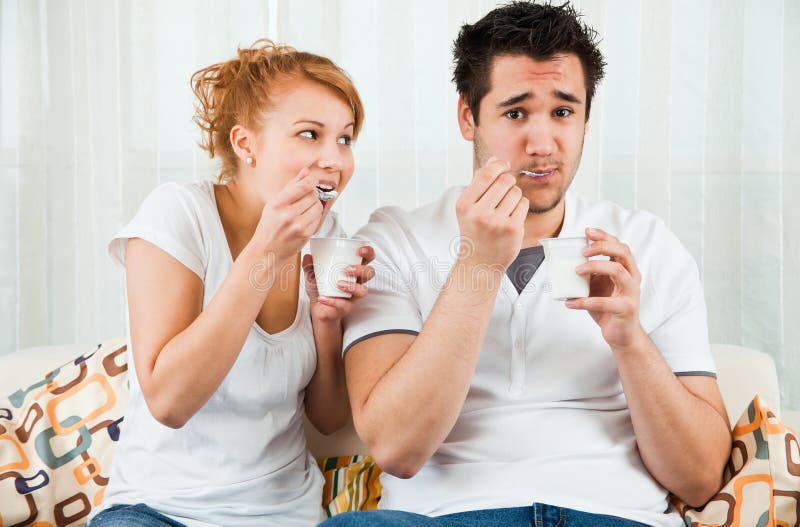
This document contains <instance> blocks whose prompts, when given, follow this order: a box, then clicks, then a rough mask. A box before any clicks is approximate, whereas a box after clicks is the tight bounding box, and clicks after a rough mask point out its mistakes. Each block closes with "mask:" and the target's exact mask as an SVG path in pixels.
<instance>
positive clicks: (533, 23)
mask: <svg viewBox="0 0 800 527" xmlns="http://www.w3.org/2000/svg"><path fill="white" fill-rule="evenodd" d="M582 16H583V15H581V14H580V13H578V12H577V11H575V9H574V8H573V7H572V6H571V5H570V4H569V3H565V4H563V5H561V6H554V5H550V4H535V3H533V2H528V1H514V2H511V3H509V4H506V5H503V6H500V7H498V8H496V9H493V10H492V11H490V12H489V13H488V14H487V15H486V16H484V17H483V18H481V19H480V20H478V21H477V22H475V23H474V24H464V25H463V26H461V31H459V33H458V37H457V38H456V41H455V43H454V45H453V60H454V62H455V70H454V72H453V81H454V82H455V83H456V89H458V93H459V94H460V95H461V96H462V97H464V98H465V100H466V102H467V105H468V106H469V108H470V110H471V111H472V117H473V119H474V120H475V124H478V111H479V110H480V104H481V99H483V97H484V96H485V95H486V94H487V93H488V92H489V90H490V88H491V86H490V82H491V81H490V74H491V67H492V63H493V61H494V58H495V57H497V56H498V55H511V56H514V55H522V56H527V57H530V58H532V59H534V60H547V59H549V58H551V57H553V56H554V55H556V54H561V53H574V54H575V55H577V56H578V58H579V59H580V61H581V65H582V66H583V73H584V77H585V79H586V118H587V119H588V118H589V110H590V108H591V105H592V97H593V96H594V93H595V88H596V87H597V84H598V83H599V82H600V80H601V79H602V78H603V69H604V67H605V65H606V63H605V62H604V61H603V54H602V53H600V50H599V49H598V47H597V46H598V43H599V40H598V36H597V31H595V30H594V29H592V28H591V27H589V26H587V25H586V24H584V23H583V22H581V20H580V18H581V17H582Z"/></svg>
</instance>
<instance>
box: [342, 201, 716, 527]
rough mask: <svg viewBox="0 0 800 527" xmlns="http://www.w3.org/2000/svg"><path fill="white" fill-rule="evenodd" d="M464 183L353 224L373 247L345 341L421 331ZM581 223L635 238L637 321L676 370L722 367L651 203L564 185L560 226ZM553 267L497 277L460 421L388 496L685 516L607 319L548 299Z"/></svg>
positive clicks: (450, 505)
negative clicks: (639, 440)
mask: <svg viewBox="0 0 800 527" xmlns="http://www.w3.org/2000/svg"><path fill="white" fill-rule="evenodd" d="M462 191H463V187H457V188H452V189H450V190H448V191H447V192H446V193H445V194H444V196H442V197H441V199H439V200H437V201H435V202H434V203H432V204H430V205H427V206H424V207H422V208H420V209H417V210H415V211H413V212H405V211H403V210H401V209H399V208H396V207H386V208H382V209H378V210H377V211H375V212H374V213H373V214H372V216H371V218H370V221H369V223H368V224H367V225H366V226H364V227H363V228H362V229H361V230H360V231H359V232H358V233H357V234H356V237H358V238H363V239H365V240H369V242H370V243H371V244H372V247H373V248H374V249H375V252H376V258H375V261H374V262H373V264H372V265H373V267H374V268H375V270H376V273H377V274H376V277H375V278H374V279H373V280H372V281H371V282H370V294H369V295H367V297H366V298H364V299H362V300H361V301H359V302H358V303H357V304H356V305H355V306H354V309H353V311H352V313H351V314H350V316H349V317H348V318H347V320H346V323H345V326H346V329H345V338H344V341H345V352H346V350H347V348H349V347H351V346H352V345H353V344H354V343H356V342H358V341H360V340H364V339H366V338H370V337H371V336H375V335H376V334H380V333H392V332H399V333H411V334H416V333H418V332H419V331H421V330H422V327H423V324H424V322H425V320H426V319H427V317H428V316H429V314H430V312H431V310H432V309H433V306H434V304H435V303H436V301H437V299H438V295H439V293H440V291H441V288H442V286H443V284H444V283H445V280H446V279H447V277H448V275H449V272H450V269H451V268H452V266H453V264H454V262H455V258H456V256H457V251H458V247H459V229H458V223H457V219H456V215H455V203H456V201H457V199H458V197H459V196H460V195H461V193H462ZM586 227H599V228H601V229H604V230H606V231H607V232H609V233H611V234H613V235H615V236H618V237H619V238H620V239H621V240H622V241H623V242H625V243H628V244H629V245H630V247H631V250H632V252H633V255H634V257H635V259H636V262H637V265H638V267H639V269H640V270H641V273H642V284H641V306H640V318H641V323H642V326H643V327H644V329H645V330H646V331H647V333H648V334H649V336H650V338H651V339H652V341H653V342H654V343H655V345H656V346H657V348H658V350H659V351H660V352H661V354H662V356H663V357H664V359H665V360H666V362H667V363H668V364H669V366H670V367H671V368H672V370H673V371H674V372H676V373H677V374H691V375H698V374H699V375H711V376H714V375H715V371H716V370H715V366H714V363H713V359H712V356H711V353H710V349H709V342H708V331H707V324H706V310H705V301H704V299H703V289H702V286H701V284H700V279H699V275H698V271H697V268H696V265H695V263H694V261H693V260H692V258H691V256H690V255H689V253H688V252H687V251H686V250H685V249H684V247H683V246H682V245H681V243H680V242H679V241H678V239H677V238H676V237H675V236H674V235H673V234H671V233H670V232H669V230H668V229H667V228H666V226H665V225H664V223H663V222H662V221H661V220H659V219H658V218H656V217H655V216H653V215H652V214H649V213H647V212H642V211H630V210H625V209H623V208H621V207H619V206H617V205H615V204H613V203H609V202H595V203H593V202H590V201H588V200H585V199H583V198H580V197H579V196H577V195H576V194H575V193H573V192H572V191H568V192H567V194H566V209H565V217H564V224H563V227H562V230H561V233H560V236H561V237H570V236H583V235H584V229H585V228H586ZM546 277H547V260H545V261H544V262H543V264H542V265H541V266H540V267H539V269H538V270H537V271H536V273H535V274H534V275H533V277H532V278H531V280H530V281H529V282H528V284H527V286H526V287H525V289H523V291H522V293H521V294H518V293H517V291H516V289H515V288H514V286H513V284H512V282H511V281H510V280H509V278H508V277H507V276H505V275H504V276H503V284H502V288H501V291H500V292H499V293H498V295H497V298H496V302H495V306H494V311H493V313H492V316H491V321H490V324H489V329H488V332H487V336H486V339H485V341H484V342H483V346H482V349H481V355H480V357H479V360H478V364H477V368H476V371H475V375H474V377H473V379H472V384H471V386H470V390H469V392H468V395H467V399H466V401H465V403H464V407H463V408H462V410H461V414H460V416H459V417H458V420H457V421H456V424H455V426H454V427H453V429H452V431H451V432H450V434H449V435H448V436H447V438H446V439H445V441H444V442H443V443H442V445H441V446H440V447H439V448H438V449H437V451H436V452H435V454H434V455H433V456H432V457H431V459H430V460H429V461H428V462H427V463H426V464H425V465H424V466H423V468H422V469H421V470H420V471H419V472H418V473H417V474H416V475H415V476H414V477H412V478H409V479H405V480H404V479H399V478H396V477H393V476H391V475H389V474H385V473H384V474H383V475H382V476H381V482H382V484H383V494H382V498H381V501H380V507H381V508H385V509H401V510H408V511H413V512H417V513H421V514H427V515H433V516H438V515H443V514H450V513H455V512H461V511H467V510H476V509H488V508H502V507H520V506H529V505H531V504H532V503H534V502H538V503H549V504H553V505H559V506H563V507H569V508H573V509H578V510H583V511H587V512H593V513H598V514H610V515H615V516H620V517H623V518H629V519H631V520H635V521H639V522H644V523H647V524H650V525H656V526H678V525H682V523H681V520H680V517H679V516H678V515H677V513H675V512H666V511H668V509H669V504H668V501H667V491H666V490H665V489H664V488H662V487H661V486H660V485H659V484H658V483H657V482H656V481H655V480H654V479H653V478H652V476H651V475H650V474H649V473H648V471H647V470H646V469H645V467H644V465H643V463H642V460H641V457H640V455H639V452H638V450H637V446H636V438H635V436H634V432H633V427H632V424H631V419H630V412H629V410H628V405H627V402H626V399H625V394H624V393H623V391H622V386H621V383H620V378H619V374H618V372H617V366H616V362H615V360H614V357H613V356H612V352H611V350H610V348H609V346H608V344H607V343H606V342H605V341H604V340H603V337H602V334H601V331H600V328H599V326H598V325H597V324H596V323H595V322H594V321H593V320H592V319H591V317H590V316H589V314H588V313H587V312H585V311H578V310H570V309H568V308H566V307H565V306H564V303H563V302H560V301H556V300H554V299H553V298H552V296H551V295H550V291H549V284H548V283H547V278H546ZM461 283H462V284H463V285H465V286H469V282H461ZM411 426H413V424H411Z"/></svg>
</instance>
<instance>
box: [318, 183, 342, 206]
mask: <svg viewBox="0 0 800 527" xmlns="http://www.w3.org/2000/svg"><path fill="white" fill-rule="evenodd" d="M317 195H318V196H319V200H320V201H321V202H322V204H323V205H325V203H327V202H328V201H331V200H333V199H336V197H337V196H338V195H339V193H338V192H336V191H335V190H333V184H331V183H328V182H320V183H319V184H318V185H317Z"/></svg>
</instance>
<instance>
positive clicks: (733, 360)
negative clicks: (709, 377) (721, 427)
mask: <svg viewBox="0 0 800 527" xmlns="http://www.w3.org/2000/svg"><path fill="white" fill-rule="evenodd" d="M711 352H712V353H713V355H714V361H715V362H716V364H717V381H718V383H719V388H720V391H721V392H722V399H723V400H724V401H725V408H726V409H727V410H728V419H729V420H730V421H731V425H734V424H736V421H737V420H738V419H739V416H741V415H742V412H743V411H744V410H745V408H747V405H748V404H749V403H750V401H751V400H752V399H753V397H755V395H756V394H758V395H759V396H760V399H761V403H762V404H763V405H764V406H767V407H769V408H770V409H771V410H772V411H773V412H775V415H776V416H778V417H780V409H781V396H780V388H779V385H778V373H777V371H776V370H775V362H774V361H773V360H772V357H770V356H769V355H767V354H766V353H762V352H760V351H756V350H753V349H749V348H744V347H742V346H734V345H730V344H712V345H711Z"/></svg>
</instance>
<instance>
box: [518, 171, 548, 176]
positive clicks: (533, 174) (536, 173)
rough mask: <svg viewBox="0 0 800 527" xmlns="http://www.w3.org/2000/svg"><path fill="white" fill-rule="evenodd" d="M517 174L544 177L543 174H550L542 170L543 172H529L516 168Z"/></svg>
mask: <svg viewBox="0 0 800 527" xmlns="http://www.w3.org/2000/svg"><path fill="white" fill-rule="evenodd" d="M517 174H521V175H523V176H530V177H544V176H546V175H548V174H550V172H543V173H541V174H539V173H538V172H531V171H530V170H517Z"/></svg>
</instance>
